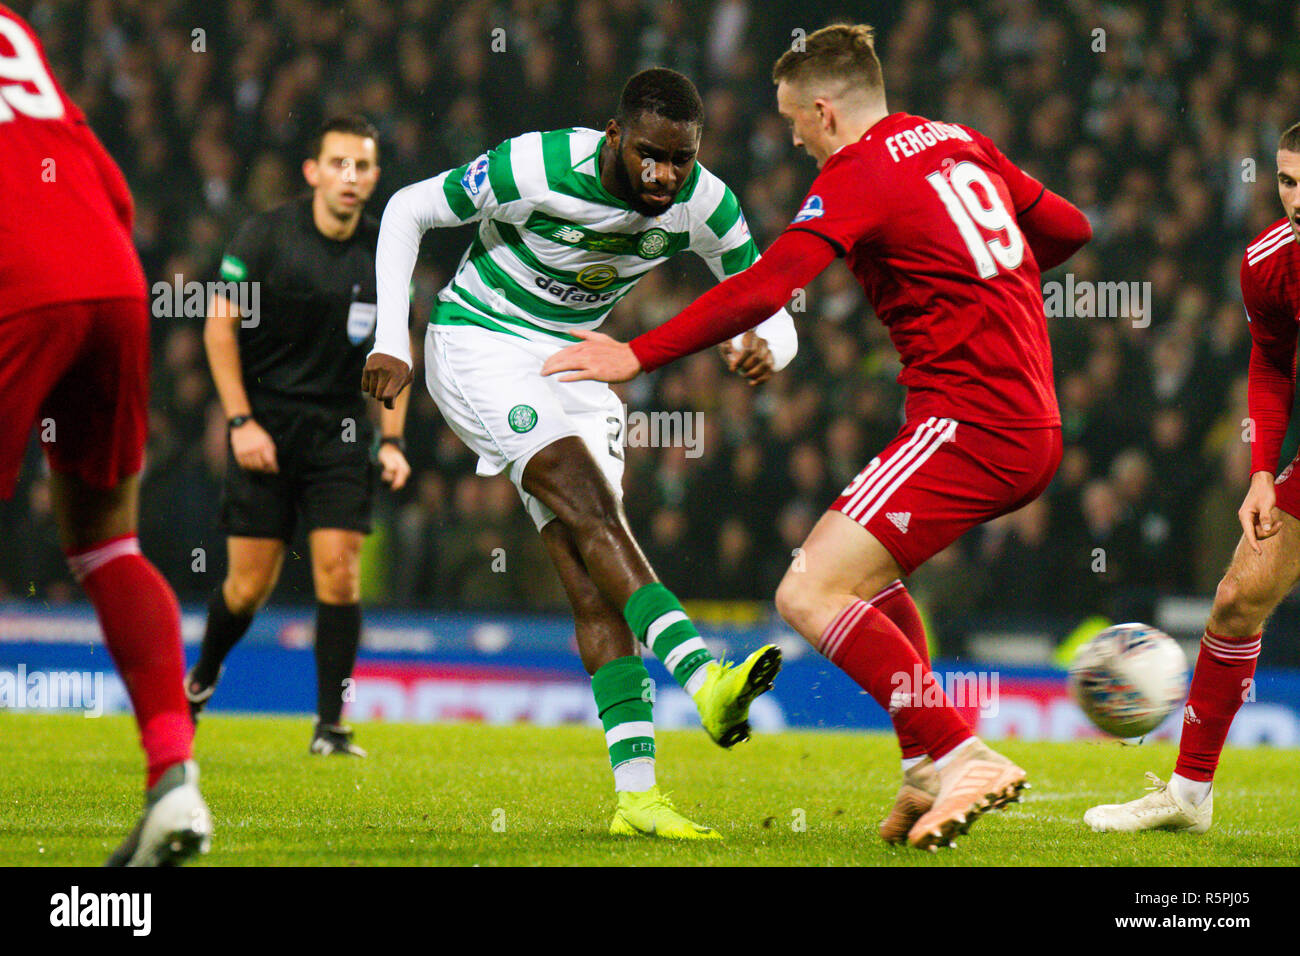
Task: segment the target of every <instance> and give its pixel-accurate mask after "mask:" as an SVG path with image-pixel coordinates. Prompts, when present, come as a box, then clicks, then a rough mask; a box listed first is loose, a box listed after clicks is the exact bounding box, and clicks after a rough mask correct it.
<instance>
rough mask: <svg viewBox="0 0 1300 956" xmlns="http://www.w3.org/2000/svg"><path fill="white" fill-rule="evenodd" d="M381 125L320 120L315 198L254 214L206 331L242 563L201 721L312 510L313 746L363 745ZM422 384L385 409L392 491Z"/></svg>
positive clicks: (384, 444) (198, 701)
mask: <svg viewBox="0 0 1300 956" xmlns="http://www.w3.org/2000/svg"><path fill="white" fill-rule="evenodd" d="M377 137H378V134H377V132H376V130H375V128H374V127H373V126H372V125H371V124H370V123H369V122H367V121H366V120H365V119H364V118H361V117H358V116H347V117H339V118H336V119H332V120H330V121H328V122H326V123H325V124H324V125H323V126H321V128H320V130H319V131H318V132H317V134H316V136H315V137H314V138H313V140H312V142H311V148H310V151H309V155H308V158H307V159H306V160H305V161H304V163H303V167H302V170H303V176H304V177H305V178H306V180H307V182H308V183H309V184H310V185H311V187H312V193H311V195H310V196H309V197H306V198H303V199H300V200H295V201H292V202H289V203H286V204H285V205H283V206H281V207H279V208H278V209H274V210H272V211H270V212H265V213H261V214H259V215H255V216H252V217H250V218H249V219H247V220H246V221H245V222H244V223H243V225H242V226H241V227H240V229H239V231H238V233H236V235H235V238H234V240H233V241H232V242H231V243H230V245H229V247H228V249H227V250H226V255H225V257H224V258H223V259H222V261H221V277H222V279H223V280H224V281H225V282H226V283H227V285H225V286H224V287H223V289H224V290H225V291H230V292H232V293H233V294H234V295H235V296H236V297H237V300H236V301H232V298H231V297H230V296H225V295H222V294H220V292H218V293H217V294H214V295H213V296H212V297H211V300H210V302H209V307H208V318H207V324H206V326H205V329H204V334H203V340H204V344H205V345H206V346H207V353H208V363H209V364H210V365H211V367H212V377H213V379H214V380H215V382H216V386H217V393H218V394H219V396H220V398H221V404H222V406H223V407H224V408H225V412H226V416H227V418H228V419H229V424H230V452H231V453H230V460H229V464H228V467H227V472H226V482H225V489H224V494H223V498H222V506H221V526H222V530H223V531H225V533H226V536H227V537H226V548H227V553H228V555H229V565H228V570H227V572H226V579H225V581H224V582H222V585H221V587H219V588H218V589H217V590H216V591H215V592H214V593H213V595H212V598H211V600H210V601H209V603H208V622H207V629H206V631H205V632H204V635H203V647H202V650H201V651H200V654H199V660H198V662H197V663H196V664H195V665H194V667H192V668H191V669H190V671H189V673H187V674H186V675H185V695H186V697H187V698H189V701H190V709H191V711H192V713H193V714H194V715H195V717H196V718H197V716H198V713H199V711H200V710H202V708H203V705H204V704H205V703H207V701H208V700H209V699H210V698H211V697H212V694H213V692H214V691H215V690H216V686H217V680H218V679H219V678H220V676H221V667H222V662H223V661H224V660H225V658H226V655H227V654H228V653H230V649H231V648H232V647H234V646H235V644H236V643H237V642H238V641H239V639H240V638H241V637H243V635H244V633H245V632H246V631H247V630H248V626H249V624H251V623H252V620H253V614H254V613H255V612H256V611H257V609H258V608H259V607H261V606H262V605H263V604H264V603H265V602H266V599H267V598H268V597H269V596H270V594H271V592H272V590H274V588H275V584H276V581H277V580H278V579H279V576H280V569H281V567H282V565H283V562H284V552H285V547H286V545H287V544H288V542H289V541H290V540H291V539H292V537H293V533H294V528H295V526H296V523H297V522H298V520H299V519H301V521H302V522H303V524H304V525H305V527H306V530H307V536H308V541H309V543H310V549H311V566H312V580H313V583H314V585H315V591H316V690H317V702H316V706H317V723H316V728H315V732H314V734H313V736H312V741H311V752H312V753H314V754H352V755H355V756H358V757H364V756H365V751H363V750H362V749H361V748H359V747H357V746H356V745H355V744H353V742H352V733H351V731H350V730H349V729H348V728H346V727H343V726H342V724H341V719H342V713H343V696H344V689H345V685H344V682H345V681H346V680H347V679H348V678H349V677H351V675H352V668H353V665H354V664H355V663H356V657H357V646H358V644H359V643H360V639H361V608H360V603H359V602H360V599H361V574H360V572H361V541H362V538H363V536H364V535H365V534H367V533H368V532H369V531H370V500H371V495H372V493H373V491H374V485H375V471H376V466H375V465H374V464H373V463H372V461H371V457H370V454H371V446H372V441H373V428H372V426H371V424H370V421H369V419H368V418H367V409H366V403H365V400H364V396H363V394H362V392H361V390H360V388H359V385H358V383H359V382H360V381H361V371H362V368H363V366H364V364H365V358H366V353H367V352H369V350H370V348H371V345H372V343H373V341H374V330H375V302H376V299H375V245H376V242H377V241H378V238H379V222H378V220H376V219H375V218H374V217H372V216H366V215H363V212H362V210H363V209H364V208H365V205H366V201H367V200H368V199H369V198H370V195H371V193H373V192H374V189H375V184H376V182H378V180H379V157H378V145H377ZM409 395H410V390H409V389H407V390H406V391H405V392H404V393H403V395H402V396H399V397H398V398H397V400H396V402H395V403H394V407H393V408H391V409H389V408H384V409H382V410H381V412H380V431H381V438H380V443H379V447H378V468H379V470H381V473H382V477H383V480H384V481H385V482H387V483H388V484H389V485H391V486H392V488H393V489H394V490H397V489H399V488H401V487H402V486H403V485H404V484H405V483H406V479H407V477H408V476H409V475H410V472H411V468H410V465H409V464H408V463H407V461H406V456H405V454H404V447H403V443H402V427H403V423H404V422H405V419H406V403H407V401H408V400H409Z"/></svg>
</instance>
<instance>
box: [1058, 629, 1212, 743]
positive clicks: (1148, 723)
mask: <svg viewBox="0 0 1300 956" xmlns="http://www.w3.org/2000/svg"><path fill="white" fill-rule="evenodd" d="M1186 695H1187V658H1186V657H1185V656H1184V655H1183V651H1182V648H1180V647H1179V646H1178V645H1177V644H1176V643H1175V642H1174V639H1173V638H1172V637H1170V636H1169V635H1168V634H1166V633H1164V632H1163V631H1160V630H1157V629H1156V628H1154V627H1150V626H1148V625H1146V624H1116V625H1115V626H1114V627H1108V628H1106V630H1104V631H1102V632H1101V633H1100V634H1098V635H1097V636H1096V637H1094V638H1093V639H1092V640H1090V641H1089V642H1088V643H1087V644H1085V645H1084V646H1083V647H1082V648H1081V649H1080V650H1079V653H1078V655H1077V656H1076V657H1075V658H1074V663H1072V664H1071V665H1070V696H1071V697H1073V698H1074V701H1075V703H1077V704H1078V705H1079V707H1080V708H1081V709H1082V710H1083V712H1084V713H1085V714H1087V715H1088V719H1089V720H1091V721H1092V722H1093V723H1094V724H1096V725H1097V727H1098V728H1100V729H1101V730H1103V731H1105V732H1106V733H1108V734H1111V735H1112V736H1115V737H1141V736H1143V735H1144V734H1148V733H1150V732H1151V731H1153V730H1155V729H1156V728H1157V727H1158V726H1160V723H1161V721H1163V720H1164V719H1165V718H1166V717H1168V716H1169V714H1170V713H1172V712H1173V710H1174V708H1175V707H1177V706H1178V705H1179V704H1181V703H1182V702H1183V698H1184V697H1185V696H1186Z"/></svg>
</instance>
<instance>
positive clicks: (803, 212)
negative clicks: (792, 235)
mask: <svg viewBox="0 0 1300 956" xmlns="http://www.w3.org/2000/svg"><path fill="white" fill-rule="evenodd" d="M825 212H826V210H825V209H823V208H822V197H821V196H809V197H808V200H807V201H806V202H805V203H804V204H803V205H802V206H801V207H800V208H799V212H798V213H797V214H796V215H795V217H794V221H795V222H807V221H808V220H809V219H816V218H817V217H818V216H821V215H823V214H824V213H825Z"/></svg>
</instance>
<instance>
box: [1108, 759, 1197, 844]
mask: <svg viewBox="0 0 1300 956" xmlns="http://www.w3.org/2000/svg"><path fill="white" fill-rule="evenodd" d="M1147 779H1148V780H1150V781H1151V784H1152V785H1151V786H1149V787H1147V789H1148V790H1150V791H1151V792H1150V793H1148V794H1147V795H1146V796H1145V797H1138V799H1136V800H1130V801H1129V802H1128V803H1107V804H1103V805H1101V806H1099V807H1093V808H1092V809H1091V810H1089V811H1088V812H1087V813H1085V814H1084V815H1083V822H1084V823H1086V824H1088V826H1090V827H1092V829H1093V830H1095V831H1096V832H1098V833H1137V832H1138V831H1139V830H1187V831H1189V832H1191V833H1204V832H1205V831H1206V830H1208V829H1210V818H1211V817H1212V816H1213V814H1214V791H1213V790H1211V791H1210V792H1209V794H1207V795H1206V797H1205V799H1204V800H1202V801H1201V803H1200V804H1199V805H1196V804H1193V803H1192V802H1191V801H1190V800H1188V799H1186V798H1185V797H1184V796H1183V795H1182V794H1181V793H1179V792H1178V787H1177V784H1176V781H1170V783H1165V782H1163V781H1162V780H1161V779H1160V778H1159V777H1157V776H1156V775H1155V774H1153V773H1148V774H1147ZM1170 784H1174V785H1173V786H1171V785H1170Z"/></svg>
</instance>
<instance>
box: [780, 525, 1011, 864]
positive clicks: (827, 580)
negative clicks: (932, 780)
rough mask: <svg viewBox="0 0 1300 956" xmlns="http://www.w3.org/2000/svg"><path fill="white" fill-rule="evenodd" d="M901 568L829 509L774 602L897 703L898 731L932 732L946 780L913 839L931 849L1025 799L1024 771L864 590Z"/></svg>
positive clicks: (864, 682) (875, 692) (932, 750)
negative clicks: (973, 723) (958, 705)
mask: <svg viewBox="0 0 1300 956" xmlns="http://www.w3.org/2000/svg"><path fill="white" fill-rule="evenodd" d="M902 575H903V569H902V567H901V566H900V565H899V564H898V562H897V561H896V560H895V559H894V557H893V555H891V554H890V553H889V551H888V549H886V548H885V546H884V545H883V544H881V543H880V541H879V540H878V539H877V538H876V537H875V536H874V535H872V534H871V533H870V532H869V531H867V530H866V529H865V528H863V527H862V526H861V525H859V524H858V523H857V522H855V521H852V520H850V519H849V518H847V517H845V516H844V515H843V514H840V513H839V512H837V511H828V512H826V513H825V514H824V515H823V516H822V517H821V519H820V520H819V521H818V522H817V525H816V526H815V527H814V528H813V530H812V532H811V533H810V534H809V536H808V540H807V541H805V542H804V546H803V547H802V548H801V549H800V553H799V554H798V555H797V556H796V558H795V560H794V562H793V563H792V564H791V566H790V569H789V570H788V571H787V572H786V575H785V577H784V578H783V579H782V581H781V584H780V586H779V587H778V589H777V593H776V605H777V610H778V611H779V612H780V613H781V616H782V617H783V618H784V619H785V621H786V622H787V623H788V624H790V626H791V627H793V628H794V629H795V630H797V631H798V632H799V633H800V634H802V635H803V636H804V638H805V639H806V640H807V641H808V642H809V643H810V644H812V645H813V647H815V648H817V649H818V650H819V651H820V652H821V653H823V654H825V655H826V656H827V658H829V659H830V660H831V661H832V662H833V663H834V664H836V666H838V667H839V668H840V669H841V670H843V671H845V673H847V674H848V675H849V676H850V677H852V678H853V679H854V680H855V681H856V682H857V683H858V685H859V686H861V687H862V688H863V689H864V690H866V691H867V692H868V693H869V694H871V696H872V697H873V698H874V699H875V700H876V702H877V703H879V704H880V705H881V706H882V707H884V708H885V709H886V710H887V711H888V712H889V713H890V715H891V717H892V718H893V719H894V722H895V726H896V727H897V728H898V729H899V732H900V735H901V734H902V733H907V734H910V735H913V736H915V737H916V738H917V739H919V740H921V741H923V742H924V744H925V746H926V748H927V752H928V753H929V755H930V757H931V758H932V759H933V760H934V764H935V768H936V770H937V771H938V776H939V789H938V793H937V794H936V796H935V799H934V803H933V806H932V807H931V808H930V809H929V810H928V811H927V812H925V813H923V814H922V815H921V816H920V817H919V818H918V819H917V821H916V822H915V824H913V826H912V827H911V829H910V831H909V833H908V842H910V843H911V844H912V845H913V846H915V847H917V848H919V849H927V848H934V847H936V846H940V845H945V844H947V843H949V842H951V840H952V838H953V837H955V836H957V835H959V834H961V833H965V832H966V830H967V829H969V827H970V825H971V824H972V823H973V822H974V821H975V819H976V818H977V817H978V816H979V815H980V814H981V813H983V812H985V811H986V810H990V809H997V808H999V807H1002V806H1005V805H1006V804H1007V803H1009V802H1011V801H1013V800H1015V799H1017V798H1018V796H1019V793H1020V790H1021V788H1023V787H1024V785H1025V772H1024V771H1023V770H1021V769H1020V768H1019V767H1017V766H1016V765H1015V764H1013V763H1012V762H1011V761H1009V760H1007V759H1006V758H1005V757H1002V756H1000V755H998V754H996V753H994V752H993V751H992V750H989V749H988V748H987V747H986V746H984V744H983V743H982V742H980V741H979V740H978V739H977V738H975V737H974V735H973V734H972V733H971V730H970V728H969V727H968V726H967V725H966V723H965V721H964V720H962V718H961V715H960V714H958V713H957V711H956V710H955V709H954V708H953V706H952V703H951V702H950V701H949V700H948V698H947V695H945V694H944V693H943V690H942V688H941V687H940V686H939V685H938V682H937V679H936V678H935V677H934V675H933V674H932V673H931V672H930V669H929V667H928V666H926V665H925V663H924V662H923V661H922V659H921V657H920V655H919V654H918V653H917V651H916V649H915V648H914V647H913V646H912V644H911V642H910V641H909V640H908V638H907V636H906V635H904V634H903V632H902V631H900V630H899V629H898V627H897V626H896V625H895V624H894V623H893V622H892V621H891V620H890V619H889V618H888V617H887V616H886V615H885V614H883V613H882V612H881V611H880V610H878V609H877V608H875V607H873V606H872V605H871V604H869V603H868V602H867V601H865V600H863V599H862V597H861V595H863V594H872V595H875V594H877V593H879V592H880V591H881V590H882V589H883V588H884V587H885V586H886V585H889V584H891V583H892V582H893V581H895V580H897V579H899V578H901V577H902ZM918 678H919V680H918Z"/></svg>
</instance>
